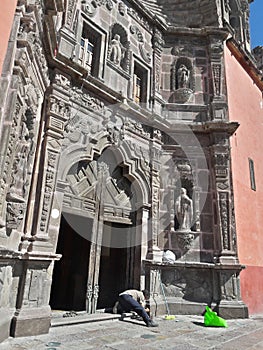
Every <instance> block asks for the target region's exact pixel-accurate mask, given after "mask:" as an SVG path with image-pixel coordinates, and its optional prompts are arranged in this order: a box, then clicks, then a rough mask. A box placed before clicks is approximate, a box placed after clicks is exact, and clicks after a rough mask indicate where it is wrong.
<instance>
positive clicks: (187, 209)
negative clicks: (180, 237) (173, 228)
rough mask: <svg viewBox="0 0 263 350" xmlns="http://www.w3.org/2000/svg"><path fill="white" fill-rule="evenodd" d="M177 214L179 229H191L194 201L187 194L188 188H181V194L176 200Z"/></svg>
mask: <svg viewBox="0 0 263 350" xmlns="http://www.w3.org/2000/svg"><path fill="white" fill-rule="evenodd" d="M175 214H176V218H177V220H178V223H179V229H178V230H179V231H191V226H192V219H193V201H192V199H191V198H189V197H188V196H187V193H186V189H185V188H183V187H182V188H181V194H180V196H179V197H178V198H177V199H176V202H175Z"/></svg>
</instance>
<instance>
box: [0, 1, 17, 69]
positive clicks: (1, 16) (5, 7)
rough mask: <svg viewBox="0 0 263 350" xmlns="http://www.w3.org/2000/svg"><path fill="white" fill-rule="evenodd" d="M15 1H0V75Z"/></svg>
mask: <svg viewBox="0 0 263 350" xmlns="http://www.w3.org/2000/svg"><path fill="white" fill-rule="evenodd" d="M16 4H17V0H1V1H0V33H1V34H0V75H1V73H2V66H3V62H4V59H5V54H6V49H7V44H8V39H9V35H10V32H11V28H12V24H13V19H14V13H15V8H16Z"/></svg>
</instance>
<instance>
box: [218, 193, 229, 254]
mask: <svg viewBox="0 0 263 350" xmlns="http://www.w3.org/2000/svg"><path fill="white" fill-rule="evenodd" d="M219 205H220V217H221V228H222V239H223V249H225V250H230V240H229V224H230V222H229V195H228V192H219Z"/></svg>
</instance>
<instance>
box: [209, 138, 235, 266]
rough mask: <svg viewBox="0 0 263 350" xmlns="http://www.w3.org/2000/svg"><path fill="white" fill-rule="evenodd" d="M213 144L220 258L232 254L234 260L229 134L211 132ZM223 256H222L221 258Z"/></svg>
mask: <svg viewBox="0 0 263 350" xmlns="http://www.w3.org/2000/svg"><path fill="white" fill-rule="evenodd" d="M213 140H214V145H213V146H212V152H213V168H214V174H215V184H216V201H217V205H216V206H217V208H218V222H217V225H216V226H217V227H218V234H219V236H220V239H219V247H217V248H218V250H219V255H220V256H221V257H220V259H224V256H228V257H230V256H232V257H233V259H234V260H235V256H236V252H235V246H236V244H235V240H236V239H235V235H236V234H235V225H234V211H233V210H232V206H233V203H232V200H233V199H232V186H231V173H230V166H231V165H230V147H229V136H228V134H227V133H225V132H221V133H220V132H218V133H214V134H213ZM222 257H223V258H222Z"/></svg>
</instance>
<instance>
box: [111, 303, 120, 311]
mask: <svg viewBox="0 0 263 350" xmlns="http://www.w3.org/2000/svg"><path fill="white" fill-rule="evenodd" d="M118 306H119V302H118V301H116V303H115V304H114V306H113V308H112V313H113V314H117V313H118Z"/></svg>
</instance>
